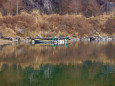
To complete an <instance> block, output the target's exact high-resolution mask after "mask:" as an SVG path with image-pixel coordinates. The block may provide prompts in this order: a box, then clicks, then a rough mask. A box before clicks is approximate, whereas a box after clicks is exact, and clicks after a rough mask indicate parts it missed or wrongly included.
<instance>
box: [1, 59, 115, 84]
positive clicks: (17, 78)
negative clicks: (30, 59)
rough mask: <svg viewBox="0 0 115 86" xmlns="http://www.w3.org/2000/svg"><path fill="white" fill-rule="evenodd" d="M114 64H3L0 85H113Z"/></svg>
mask: <svg viewBox="0 0 115 86" xmlns="http://www.w3.org/2000/svg"><path fill="white" fill-rule="evenodd" d="M114 81H115V65H109V64H106V65H103V64H102V63H97V62H91V61H85V62H83V64H79V65H51V64H47V65H41V66H40V68H37V69H33V67H31V66H30V67H26V68H25V69H22V68H21V66H20V65H11V66H8V65H3V66H2V69H1V71H0V85H1V86H114V85H115V82H114Z"/></svg>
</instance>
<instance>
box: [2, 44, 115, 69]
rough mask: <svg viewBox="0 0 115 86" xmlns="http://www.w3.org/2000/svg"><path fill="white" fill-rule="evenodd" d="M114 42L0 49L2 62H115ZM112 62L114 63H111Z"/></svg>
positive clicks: (27, 63) (36, 64)
mask: <svg viewBox="0 0 115 86" xmlns="http://www.w3.org/2000/svg"><path fill="white" fill-rule="evenodd" d="M113 46H114V45H113V43H108V44H102V43H100V44H97V43H91V44H89V43H82V42H80V43H76V44H75V45H68V47H66V48H65V47H64V46H63V47H56V48H53V47H50V46H49V47H48V46H28V45H23V44H22V45H19V46H7V47H6V48H3V49H2V51H0V62H2V63H9V64H12V63H15V64H22V65H23V66H24V65H25V66H28V65H33V66H34V67H39V65H41V64H54V65H55V64H82V63H83V62H84V61H87V60H89V61H92V62H93V61H95V62H103V63H110V64H114V62H115V59H114V57H115V55H114V51H115V49H114V47H113ZM111 62H112V63H111Z"/></svg>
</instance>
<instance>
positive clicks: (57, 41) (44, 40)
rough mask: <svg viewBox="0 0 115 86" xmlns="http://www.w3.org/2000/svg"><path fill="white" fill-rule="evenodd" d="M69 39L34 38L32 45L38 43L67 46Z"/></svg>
mask: <svg viewBox="0 0 115 86" xmlns="http://www.w3.org/2000/svg"><path fill="white" fill-rule="evenodd" d="M68 39H69V38H68V37H59V38H56V37H41V38H34V39H32V44H38V43H48V44H54V43H55V44H66V43H67V40H68Z"/></svg>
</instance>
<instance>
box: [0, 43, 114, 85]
mask: <svg viewBox="0 0 115 86" xmlns="http://www.w3.org/2000/svg"><path fill="white" fill-rule="evenodd" d="M0 86H115V42H105V43H104V42H94V43H88V42H77V43H71V44H69V45H61V46H55V45H42V44H39V45H29V44H16V45H0Z"/></svg>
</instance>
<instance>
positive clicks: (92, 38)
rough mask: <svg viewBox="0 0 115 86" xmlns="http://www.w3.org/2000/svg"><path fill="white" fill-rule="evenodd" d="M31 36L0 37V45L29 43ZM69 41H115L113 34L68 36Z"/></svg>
mask: <svg viewBox="0 0 115 86" xmlns="http://www.w3.org/2000/svg"><path fill="white" fill-rule="evenodd" d="M31 40H32V38H29V37H25V38H21V37H18V38H13V37H8V38H7V39H6V38H5V39H3V38H0V45H2V44H11V43H19V42H22V43H30V42H31ZM69 41H70V42H79V41H81V42H85V41H86V42H109V41H115V36H112V37H108V36H103V37H101V36H89V37H81V38H77V37H70V40H69Z"/></svg>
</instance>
